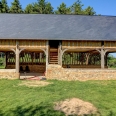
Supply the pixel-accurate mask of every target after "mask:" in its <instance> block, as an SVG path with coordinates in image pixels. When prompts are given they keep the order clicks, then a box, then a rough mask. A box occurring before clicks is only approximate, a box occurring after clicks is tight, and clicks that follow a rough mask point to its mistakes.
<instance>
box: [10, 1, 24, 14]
mask: <svg viewBox="0 0 116 116" xmlns="http://www.w3.org/2000/svg"><path fill="white" fill-rule="evenodd" d="M10 13H23V10H22V7H21V5H20V2H19V0H14V1H13V2H12V3H11V7H10Z"/></svg>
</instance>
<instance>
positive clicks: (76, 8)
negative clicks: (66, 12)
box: [71, 0, 83, 14]
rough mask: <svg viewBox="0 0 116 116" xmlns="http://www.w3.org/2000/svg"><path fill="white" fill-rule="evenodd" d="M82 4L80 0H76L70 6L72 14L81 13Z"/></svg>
mask: <svg viewBox="0 0 116 116" xmlns="http://www.w3.org/2000/svg"><path fill="white" fill-rule="evenodd" d="M82 7H83V4H82V3H81V1H80V0H77V1H76V2H75V3H74V4H73V5H72V6H71V13H72V14H83V9H82Z"/></svg>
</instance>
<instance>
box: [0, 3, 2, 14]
mask: <svg viewBox="0 0 116 116" xmlns="http://www.w3.org/2000/svg"><path fill="white" fill-rule="evenodd" d="M0 13H2V3H1V1H0Z"/></svg>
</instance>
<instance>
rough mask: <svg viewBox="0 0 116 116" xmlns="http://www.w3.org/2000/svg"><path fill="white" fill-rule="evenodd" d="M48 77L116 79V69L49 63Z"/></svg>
mask: <svg viewBox="0 0 116 116" xmlns="http://www.w3.org/2000/svg"><path fill="white" fill-rule="evenodd" d="M46 77H47V79H58V80H68V81H71V80H81V81H85V80H116V70H109V69H75V68H62V67H61V66H60V65H48V67H47V73H46Z"/></svg>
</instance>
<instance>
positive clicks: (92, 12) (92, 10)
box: [84, 6, 96, 15]
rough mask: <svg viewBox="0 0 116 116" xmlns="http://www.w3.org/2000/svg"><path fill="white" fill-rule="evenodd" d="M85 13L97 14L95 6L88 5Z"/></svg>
mask: <svg viewBox="0 0 116 116" xmlns="http://www.w3.org/2000/svg"><path fill="white" fill-rule="evenodd" d="M84 14H85V15H95V14H96V12H95V11H94V9H93V7H90V6H88V7H87V8H86V9H85V10H84Z"/></svg>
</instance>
